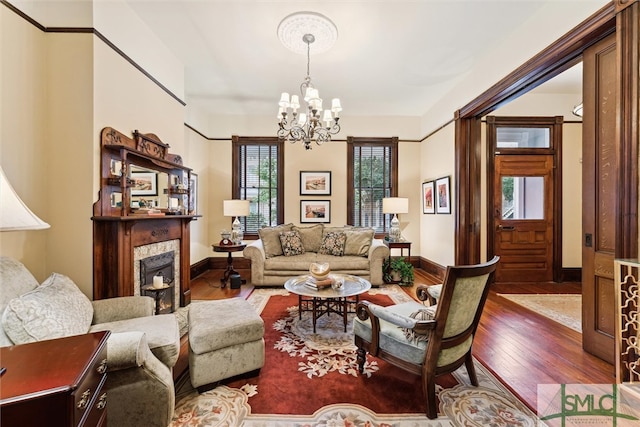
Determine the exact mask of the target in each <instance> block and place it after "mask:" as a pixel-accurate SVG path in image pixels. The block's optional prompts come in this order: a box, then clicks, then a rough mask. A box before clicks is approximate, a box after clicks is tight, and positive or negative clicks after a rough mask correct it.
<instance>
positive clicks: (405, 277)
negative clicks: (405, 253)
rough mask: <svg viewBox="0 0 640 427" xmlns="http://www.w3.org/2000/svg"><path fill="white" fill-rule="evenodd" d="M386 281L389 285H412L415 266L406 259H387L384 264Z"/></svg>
mask: <svg viewBox="0 0 640 427" xmlns="http://www.w3.org/2000/svg"><path fill="white" fill-rule="evenodd" d="M383 269H384V280H385V282H387V283H399V284H400V285H411V284H412V283H413V265H411V263H410V262H408V261H406V260H405V259H404V257H398V258H391V259H389V258H387V259H385V260H384V263H383Z"/></svg>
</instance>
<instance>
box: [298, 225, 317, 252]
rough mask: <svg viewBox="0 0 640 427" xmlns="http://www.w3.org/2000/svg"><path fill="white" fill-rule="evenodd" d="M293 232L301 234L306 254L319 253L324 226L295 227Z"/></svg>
mask: <svg viewBox="0 0 640 427" xmlns="http://www.w3.org/2000/svg"><path fill="white" fill-rule="evenodd" d="M292 230H294V231H297V232H298V233H300V238H301V239H302V246H304V250H305V251H306V252H318V251H319V250H320V245H322V231H323V230H324V226H323V225H322V224H315V225H312V226H309V227H298V226H295V225H294V226H293V228H292Z"/></svg>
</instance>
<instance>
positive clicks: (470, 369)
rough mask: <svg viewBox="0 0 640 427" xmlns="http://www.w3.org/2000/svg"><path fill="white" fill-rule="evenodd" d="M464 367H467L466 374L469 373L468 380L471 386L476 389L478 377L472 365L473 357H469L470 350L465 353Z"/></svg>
mask: <svg viewBox="0 0 640 427" xmlns="http://www.w3.org/2000/svg"><path fill="white" fill-rule="evenodd" d="M464 365H465V366H466V367H467V372H468V373H469V380H471V385H473V386H474V387H478V376H477V375H476V367H475V365H474V364H473V357H471V350H469V353H467V356H466V358H465V361H464Z"/></svg>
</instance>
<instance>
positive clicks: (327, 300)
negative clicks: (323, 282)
mask: <svg viewBox="0 0 640 427" xmlns="http://www.w3.org/2000/svg"><path fill="white" fill-rule="evenodd" d="M331 276H332V277H334V278H336V279H338V280H340V279H341V280H342V281H343V285H342V288H341V289H333V288H332V287H327V288H324V289H318V290H316V289H313V288H311V287H309V286H307V285H306V284H305V283H306V281H307V279H308V278H309V275H302V276H298V277H293V278H291V279H289V280H287V281H286V282H285V284H284V287H285V289H286V290H288V291H289V292H291V293H294V294H296V295H298V315H299V318H300V319H302V312H304V311H310V312H311V313H312V316H313V332H314V333H315V332H316V322H317V320H318V319H319V318H320V317H322V316H324V315H325V314H326V315H327V316H329V315H330V314H331V313H335V314H339V315H341V316H342V319H343V322H344V331H345V332H347V314H348V313H354V312H355V305H356V304H357V303H358V300H359V296H360V295H361V294H363V293H365V292H367V291H368V290H369V289H371V283H370V282H369V281H368V280H366V279H363V278H361V277H357V276H352V275H349V274H332V275H331ZM350 306H353V309H352V310H350Z"/></svg>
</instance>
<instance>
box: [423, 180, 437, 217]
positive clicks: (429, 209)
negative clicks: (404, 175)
mask: <svg viewBox="0 0 640 427" xmlns="http://www.w3.org/2000/svg"><path fill="white" fill-rule="evenodd" d="M433 189H434V182H433V181H427V182H423V183H422V213H423V214H433V213H436V205H435V204H434V200H433Z"/></svg>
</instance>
